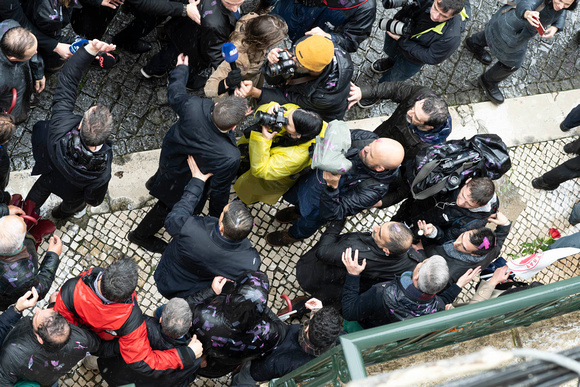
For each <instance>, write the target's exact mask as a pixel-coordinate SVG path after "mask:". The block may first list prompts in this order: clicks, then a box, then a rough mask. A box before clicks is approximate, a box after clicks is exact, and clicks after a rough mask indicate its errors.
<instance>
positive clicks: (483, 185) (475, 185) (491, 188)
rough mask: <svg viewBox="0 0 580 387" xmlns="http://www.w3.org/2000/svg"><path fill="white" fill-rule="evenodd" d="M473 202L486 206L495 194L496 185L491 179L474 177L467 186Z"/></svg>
mask: <svg viewBox="0 0 580 387" xmlns="http://www.w3.org/2000/svg"><path fill="white" fill-rule="evenodd" d="M465 185H466V186H467V189H469V196H471V200H473V201H474V202H476V203H477V204H479V205H480V206H485V205H486V204H487V203H488V202H489V201H490V200H491V198H492V197H493V195H494V194H495V185H494V184H493V181H491V179H490V178H489V177H474V178H472V179H471V180H470V181H469V182H468V183H467V184H465Z"/></svg>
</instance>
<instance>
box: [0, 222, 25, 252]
mask: <svg viewBox="0 0 580 387" xmlns="http://www.w3.org/2000/svg"><path fill="white" fill-rule="evenodd" d="M25 236H26V223H24V220H23V219H22V218H21V217H19V216H16V215H8V216H4V217H2V218H0V254H2V255H8V254H11V253H13V252H15V251H16V250H18V249H19V248H20V247H21V246H22V243H23V242H24V237H25Z"/></svg>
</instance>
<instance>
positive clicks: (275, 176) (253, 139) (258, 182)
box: [234, 102, 327, 204]
mask: <svg viewBox="0 0 580 387" xmlns="http://www.w3.org/2000/svg"><path fill="white" fill-rule="evenodd" d="M256 118H257V119H258V122H257V123H256V124H255V125H253V126H252V127H250V128H248V129H247V132H248V133H245V136H244V137H242V138H241V139H240V141H239V142H238V147H239V148H240V150H242V149H243V148H244V147H246V146H247V147H248V157H249V167H250V170H249V171H246V172H245V173H244V174H243V175H242V176H240V177H239V178H238V180H236V183H235V184H234V189H235V190H236V193H237V194H238V196H239V197H240V199H241V200H242V201H243V202H244V203H246V204H251V203H256V202H263V203H267V204H276V202H277V201H278V199H280V197H281V196H282V195H284V194H285V193H286V191H288V190H289V189H290V187H292V186H293V185H294V183H296V181H297V179H296V177H295V176H294V175H296V174H298V173H300V172H301V171H302V170H303V169H304V168H306V167H307V166H309V165H310V163H311V161H312V160H311V157H310V154H309V149H310V146H311V145H312V144H314V141H315V139H316V136H319V135H320V136H323V137H324V133H325V131H326V126H327V124H326V122H324V121H322V118H320V116H319V115H318V114H316V113H314V112H311V111H308V110H304V109H301V108H300V107H299V106H297V105H294V104H290V103H289V104H286V105H284V106H280V105H279V104H277V103H276V102H271V103H269V104H266V105H262V106H260V107H259V108H258V109H257V111H256Z"/></svg>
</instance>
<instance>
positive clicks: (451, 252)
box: [443, 241, 483, 263]
mask: <svg viewBox="0 0 580 387" xmlns="http://www.w3.org/2000/svg"><path fill="white" fill-rule="evenodd" d="M443 250H445V254H447V255H448V256H450V257H451V258H453V259H457V260H458V261H461V262H467V263H477V262H479V261H481V260H482V259H483V257H480V256H475V255H471V254H465V253H460V252H459V251H457V250H455V247H453V241H449V242H445V243H444V244H443Z"/></svg>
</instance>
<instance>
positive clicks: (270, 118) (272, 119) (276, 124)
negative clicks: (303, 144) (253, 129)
mask: <svg viewBox="0 0 580 387" xmlns="http://www.w3.org/2000/svg"><path fill="white" fill-rule="evenodd" d="M285 112H286V109H285V108H283V107H282V106H280V107H279V108H278V111H276V112H274V113H272V114H269V113H266V112H261V111H257V112H256V115H255V117H256V123H257V124H259V125H264V126H268V127H270V131H271V132H279V131H280V130H282V127H283V126H284V125H286V124H287V123H288V119H287V118H286V117H284V113H285ZM260 131H261V129H260Z"/></svg>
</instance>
